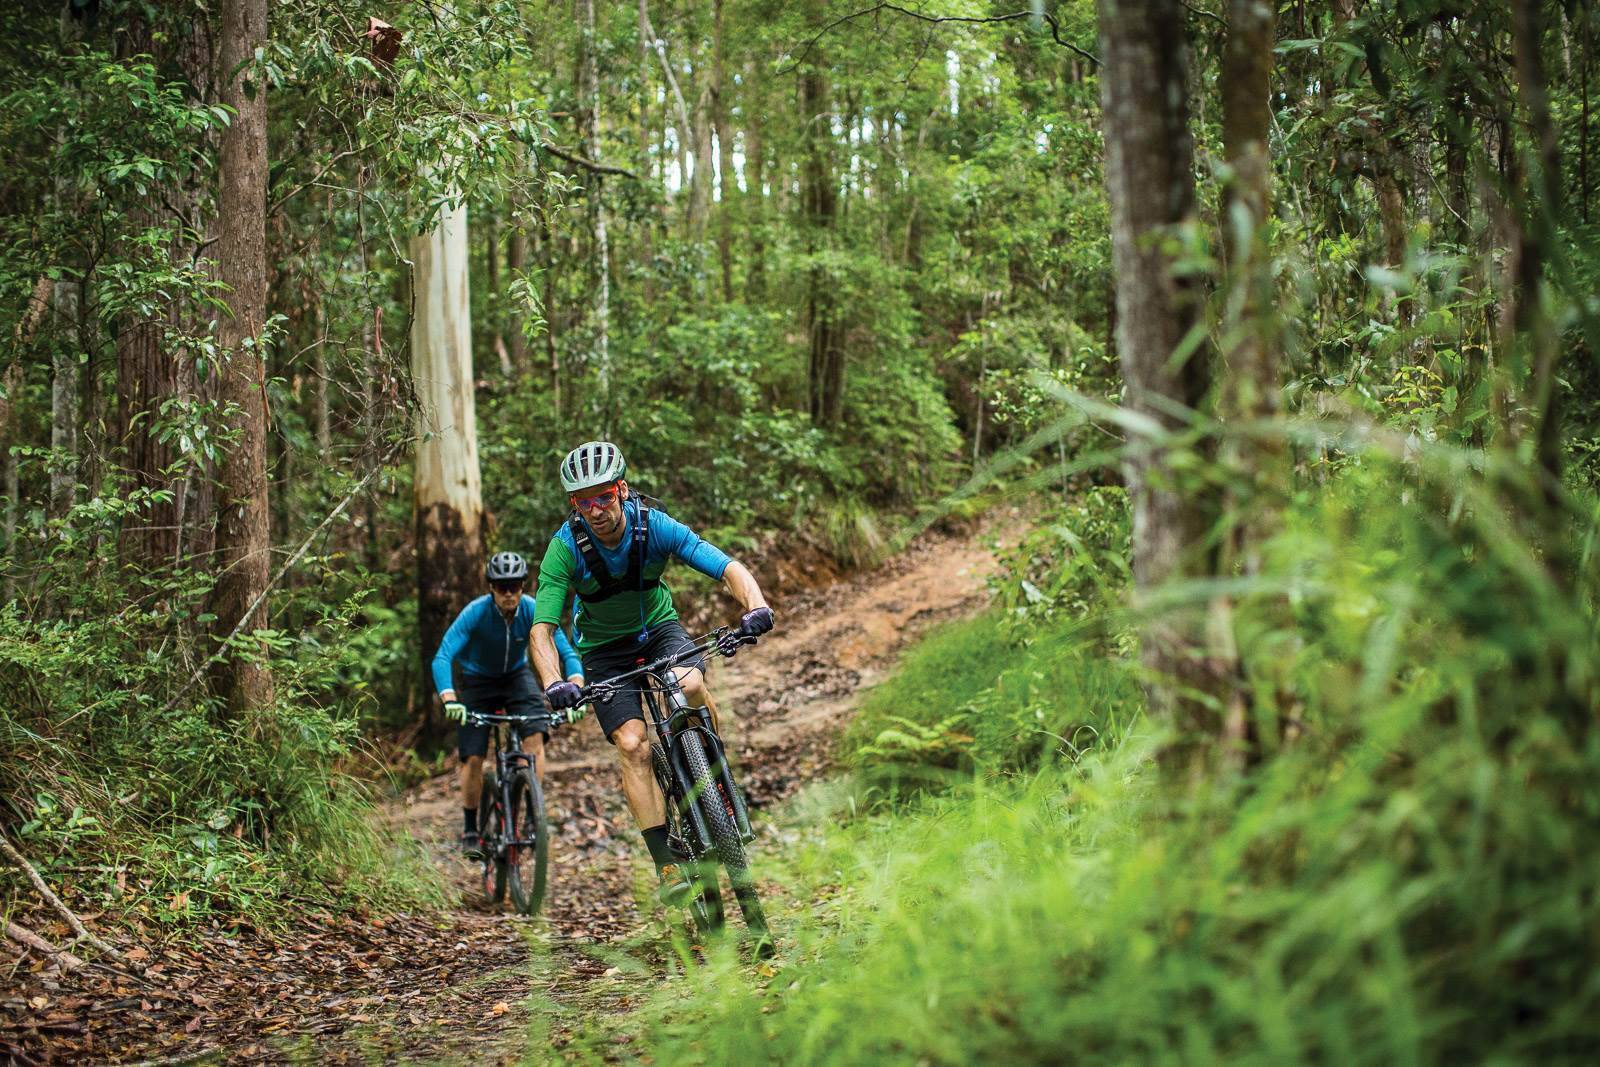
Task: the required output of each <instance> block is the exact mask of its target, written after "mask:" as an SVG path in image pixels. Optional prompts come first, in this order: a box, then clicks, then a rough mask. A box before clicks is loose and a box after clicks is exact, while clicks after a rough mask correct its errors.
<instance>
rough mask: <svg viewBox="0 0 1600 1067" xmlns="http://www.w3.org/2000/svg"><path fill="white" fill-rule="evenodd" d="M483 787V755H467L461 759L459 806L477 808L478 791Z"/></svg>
mask: <svg viewBox="0 0 1600 1067" xmlns="http://www.w3.org/2000/svg"><path fill="white" fill-rule="evenodd" d="M482 789H483V757H482V756H468V757H467V758H466V759H464V760H462V761H461V806H462V807H463V808H472V809H473V810H474V811H476V810H477V808H478V793H479V792H481V791H482Z"/></svg>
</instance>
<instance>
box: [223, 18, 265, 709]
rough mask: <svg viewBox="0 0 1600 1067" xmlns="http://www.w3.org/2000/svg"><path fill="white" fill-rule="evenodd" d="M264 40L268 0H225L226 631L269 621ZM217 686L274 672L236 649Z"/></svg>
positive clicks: (244, 701)
mask: <svg viewBox="0 0 1600 1067" xmlns="http://www.w3.org/2000/svg"><path fill="white" fill-rule="evenodd" d="M266 43H267V2H266V0H223V3H222V41H221V64H222V65H221V69H222V71H223V78H224V81H223V85H222V102H223V103H224V104H225V105H227V106H228V107H229V108H231V109H233V112H234V117H233V121H232V122H231V123H230V124H229V126H228V128H227V129H226V130H224V131H223V134H222V154H221V190H220V192H219V194H218V198H217V202H218V216H219V223H220V227H221V233H220V238H219V240H218V243H217V249H218V254H217V261H218V266H219V269H220V272H221V278H222V283H223V286H224V293H225V296H224V299H225V300H226V302H227V305H228V312H227V314H225V315H223V316H222V319H221V321H220V322H219V324H218V326H219V329H218V335H217V341H218V346H219V347H220V348H221V350H222V351H223V353H225V356H224V362H223V364H222V366H221V367H220V368H219V372H220V373H219V375H218V390H217V393H218V395H217V399H218V400H219V401H221V402H222V403H223V404H224V405H229V404H232V405H236V406H237V407H238V410H239V415H238V418H237V422H236V427H237V429H238V431H239V437H238V440H237V441H236V442H235V443H234V444H233V446H232V447H231V448H229V449H228V451H227V454H226V455H225V456H224V458H223V460H222V463H221V465H220V467H219V469H218V471H217V482H218V485H217V493H218V499H217V540H216V550H217V570H218V578H217V584H216V586H215V588H214V589H213V591H212V604H213V607H212V612H213V614H215V615H216V617H217V623H216V625H217V630H218V634H219V636H221V637H226V636H227V635H228V634H230V633H232V632H233V630H234V628H235V627H236V626H241V627H242V630H241V632H249V631H251V630H255V629H259V628H262V627H264V626H265V625H266V622H267V612H266V590H267V581H268V566H269V562H270V559H269V555H268V551H269V544H268V536H267V528H268V526H267V524H268V522H269V518H268V514H269V513H268V506H267V408H266V377H265V371H266V361H265V359H264V358H263V356H264V349H263V346H262V344H261V340H262V334H263V331H264V330H265V327H266V314H267V228H266V218H267V86H266V83H265V81H263V80H262V78H261V75H260V72H259V70H258V69H257V68H256V67H255V66H254V58H255V53H256V51H257V50H258V49H260V48H263V47H265V45H266ZM213 682H214V688H215V690H216V692H217V694H218V695H219V696H221V697H223V698H224V699H225V700H226V701H227V703H228V705H229V707H230V708H231V709H232V710H233V711H234V712H236V713H243V712H250V711H252V710H255V709H258V708H262V707H265V706H266V705H268V704H270V703H271V702H272V696H273V688H272V674H271V673H270V671H269V670H268V668H267V667H266V666H264V665H262V664H260V663H256V662H252V661H251V660H250V659H249V658H246V657H242V656H237V655H230V656H227V657H226V658H225V659H224V660H223V662H222V663H221V664H220V666H219V667H218V669H217V670H216V672H215V673H214V675H213Z"/></svg>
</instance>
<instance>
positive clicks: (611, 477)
mask: <svg viewBox="0 0 1600 1067" xmlns="http://www.w3.org/2000/svg"><path fill="white" fill-rule="evenodd" d="M627 470H628V465H627V464H626V463H624V462H623V461H622V449H620V448H618V447H617V446H616V445H614V444H612V443H611V442H610V441H585V442H584V443H583V444H581V445H579V446H578V447H577V448H574V449H573V450H572V451H571V452H568V453H567V458H566V459H564V460H562V461H561V485H562V488H564V489H566V491H567V492H569V493H575V492H577V491H578V490H579V489H587V488H589V486H591V485H603V484H605V483H606V482H614V481H617V480H619V479H620V478H621V477H622V476H623V475H624V474H625V473H627Z"/></svg>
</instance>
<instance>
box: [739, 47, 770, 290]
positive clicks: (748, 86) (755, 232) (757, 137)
mask: <svg viewBox="0 0 1600 1067" xmlns="http://www.w3.org/2000/svg"><path fill="white" fill-rule="evenodd" d="M745 74H746V79H745V92H744V99H745V111H744V117H745V127H744V166H745V172H746V174H747V175H748V178H747V180H746V182H745V187H746V193H745V196H744V198H743V201H742V206H743V210H742V212H741V216H742V218H743V221H744V229H745V234H746V236H747V237H748V238H749V241H750V251H749V255H748V259H747V262H748V266H747V267H746V269H745V279H746V281H745V291H746V293H747V294H748V296H749V297H750V299H752V300H760V299H761V297H762V296H763V294H764V293H765V292H766V286H767V241H766V224H767V167H766V163H767V160H766V154H765V153H766V150H767V146H766V143H765V141H764V140H763V138H762V128H761V112H762V106H763V100H762V97H761V92H760V87H761V82H760V81H759V80H758V79H759V78H760V76H761V75H760V67H759V64H756V63H751V64H749V65H748V66H746V67H745Z"/></svg>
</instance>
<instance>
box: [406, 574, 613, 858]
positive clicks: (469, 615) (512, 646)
mask: <svg viewBox="0 0 1600 1067" xmlns="http://www.w3.org/2000/svg"><path fill="white" fill-rule="evenodd" d="M487 571H488V579H489V589H490V591H489V592H488V593H486V594H485V595H483V596H480V597H478V598H477V599H476V600H474V601H472V602H471V603H470V604H468V605H467V606H466V607H464V608H462V609H461V614H459V615H457V616H456V619H455V621H454V622H452V623H451V624H450V629H448V630H446V631H445V635H444V640H443V641H441V642H440V643H439V651H438V652H436V653H435V654H434V657H433V682H434V685H435V686H436V687H437V688H438V690H439V698H440V699H441V700H443V701H444V713H445V718H447V719H454V720H455V721H456V722H457V723H459V724H460V725H458V726H457V727H456V754H457V756H458V758H459V759H460V761H461V809H462V810H461V814H462V823H463V832H462V835H461V848H462V851H463V852H465V853H466V854H467V855H468V856H470V857H473V858H478V856H479V848H480V843H481V842H480V838H479V835H478V796H479V794H480V793H481V792H482V789H483V758H484V756H485V755H486V754H487V753H488V751H489V728H488V727H487V726H468V725H467V724H466V722H465V719H466V716H467V712H468V711H469V710H471V711H475V712H480V713H493V712H498V711H500V710H501V709H504V710H505V713H506V714H507V715H525V716H528V717H529V721H527V722H523V723H516V724H514V725H513V729H515V731H516V734H517V740H518V741H519V742H520V743H521V745H522V751H524V752H526V753H528V754H529V755H531V756H532V757H533V763H534V774H535V775H537V776H538V778H539V780H540V782H541V783H542V782H543V781H544V742H545V738H546V737H548V736H549V734H550V722H551V718H550V711H549V708H548V706H547V705H546V702H545V699H544V695H543V694H542V693H540V691H539V687H538V686H537V685H536V684H535V683H534V680H533V672H532V671H531V670H530V669H529V667H528V650H529V643H528V636H529V633H530V632H531V631H532V629H533V609H534V600H533V597H531V596H526V595H524V594H523V592H522V588H523V585H524V584H526V582H527V580H528V563H527V561H526V560H524V559H523V558H522V557H521V556H519V555H517V554H516V553H515V552H501V553H499V554H498V555H496V556H495V557H494V558H493V559H491V560H490V561H489V566H488V568H487ZM555 640H556V648H557V650H558V652H559V655H560V659H561V670H562V673H563V674H564V675H565V676H566V677H567V678H568V679H569V680H571V681H574V682H576V683H577V684H579V685H582V684H583V663H582V661H581V660H580V659H579V658H578V653H577V651H576V650H575V649H573V647H572V643H571V642H570V641H568V640H567V635H566V634H565V633H564V632H563V631H562V630H561V628H560V627H556V631H555Z"/></svg>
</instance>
